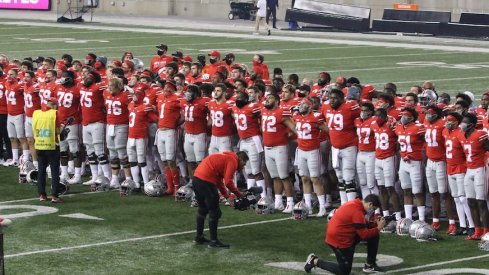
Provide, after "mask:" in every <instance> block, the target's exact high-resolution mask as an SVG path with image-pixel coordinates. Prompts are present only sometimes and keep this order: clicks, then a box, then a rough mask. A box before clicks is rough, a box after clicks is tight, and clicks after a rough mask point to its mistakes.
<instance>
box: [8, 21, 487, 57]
mask: <svg viewBox="0 0 489 275" xmlns="http://www.w3.org/2000/svg"><path fill="white" fill-rule="evenodd" d="M2 24H6V25H14V26H32V25H33V26H45V27H57V28H70V29H92V30H111V31H129V32H138V33H143V32H146V33H159V34H177V35H178V34H182V35H195V36H205V37H221V38H244V39H250V40H268V41H270V40H273V41H285V42H290V41H296V40H297V37H295V36H290V35H272V36H257V35H252V34H241V33H226V32H208V31H188V30H175V29H148V28H146V29H144V28H134V27H115V26H92V25H61V24H56V23H38V22H35V23H33V22H22V21H13V22H3V23H2ZM300 41H301V42H309V43H328V44H343V45H367V46H378V47H392V48H405V49H422V50H441V51H457V52H480V53H489V48H481V47H469V46H447V45H427V44H420V43H394V42H381V41H371V40H367V39H363V40H354V39H351V38H349V39H344V40H342V39H337V38H334V39H333V38H313V37H300ZM399 55H402V51H400V52H399Z"/></svg>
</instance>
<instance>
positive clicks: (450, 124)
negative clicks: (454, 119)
mask: <svg viewBox="0 0 489 275" xmlns="http://www.w3.org/2000/svg"><path fill="white" fill-rule="evenodd" d="M445 128H447V129H448V130H453V129H455V124H453V123H450V122H447V123H445Z"/></svg>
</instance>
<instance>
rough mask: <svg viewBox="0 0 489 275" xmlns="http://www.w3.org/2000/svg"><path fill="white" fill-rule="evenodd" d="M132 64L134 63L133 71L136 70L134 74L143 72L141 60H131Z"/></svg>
mask: <svg viewBox="0 0 489 275" xmlns="http://www.w3.org/2000/svg"><path fill="white" fill-rule="evenodd" d="M132 62H133V63H134V70H136V72H142V71H144V63H143V61H142V60H141V59H139V58H133V59H132Z"/></svg>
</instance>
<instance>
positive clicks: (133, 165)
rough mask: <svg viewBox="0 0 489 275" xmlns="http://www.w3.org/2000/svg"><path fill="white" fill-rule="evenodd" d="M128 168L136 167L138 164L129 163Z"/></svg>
mask: <svg viewBox="0 0 489 275" xmlns="http://www.w3.org/2000/svg"><path fill="white" fill-rule="evenodd" d="M129 166H130V167H135V166H138V163H137V162H130V163H129Z"/></svg>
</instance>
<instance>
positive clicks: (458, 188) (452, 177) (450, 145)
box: [443, 128, 467, 198]
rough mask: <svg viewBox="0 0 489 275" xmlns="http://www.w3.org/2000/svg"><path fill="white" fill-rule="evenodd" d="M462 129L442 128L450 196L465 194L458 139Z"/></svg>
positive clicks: (463, 164) (461, 152)
mask: <svg viewBox="0 0 489 275" xmlns="http://www.w3.org/2000/svg"><path fill="white" fill-rule="evenodd" d="M461 132H462V130H460V128H456V129H455V130H448V129H446V128H445V129H443V138H444V139H445V150H446V158H447V174H448V183H449V185H450V191H451V194H452V197H454V198H458V197H460V196H465V191H464V177H465V172H467V164H466V161H465V153H464V148H463V146H462V144H461V143H460V140H459V135H460V134H461Z"/></svg>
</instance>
